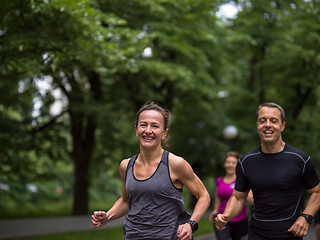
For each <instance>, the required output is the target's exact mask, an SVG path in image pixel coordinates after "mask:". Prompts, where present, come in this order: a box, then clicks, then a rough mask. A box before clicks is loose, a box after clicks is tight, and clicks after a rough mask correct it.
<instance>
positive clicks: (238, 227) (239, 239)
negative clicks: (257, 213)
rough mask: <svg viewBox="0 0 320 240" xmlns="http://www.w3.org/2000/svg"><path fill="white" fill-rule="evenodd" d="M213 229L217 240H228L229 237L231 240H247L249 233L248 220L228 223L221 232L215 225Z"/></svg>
mask: <svg viewBox="0 0 320 240" xmlns="http://www.w3.org/2000/svg"><path fill="white" fill-rule="evenodd" d="M214 229H215V233H216V237H217V240H228V239H229V238H230V237H231V239H232V240H245V239H247V236H248V231H249V224H248V218H244V219H242V220H240V221H236V222H229V223H227V225H226V228H225V229H223V230H222V231H220V230H218V229H217V228H216V226H215V225H214Z"/></svg>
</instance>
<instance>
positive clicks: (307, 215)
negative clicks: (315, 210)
mask: <svg viewBox="0 0 320 240" xmlns="http://www.w3.org/2000/svg"><path fill="white" fill-rule="evenodd" d="M300 216H301V217H304V218H305V219H306V220H307V222H308V223H309V224H311V223H312V220H313V216H312V215H309V214H305V213H302V214H301V215H300Z"/></svg>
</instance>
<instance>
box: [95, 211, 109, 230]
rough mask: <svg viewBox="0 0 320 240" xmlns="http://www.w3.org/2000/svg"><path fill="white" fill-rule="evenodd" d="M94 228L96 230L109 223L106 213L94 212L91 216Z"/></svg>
mask: <svg viewBox="0 0 320 240" xmlns="http://www.w3.org/2000/svg"><path fill="white" fill-rule="evenodd" d="M91 222H92V226H93V227H94V228H98V227H101V226H103V225H105V224H106V223H107V222H108V216H107V213H106V212H105V211H94V212H93V214H92V216H91Z"/></svg>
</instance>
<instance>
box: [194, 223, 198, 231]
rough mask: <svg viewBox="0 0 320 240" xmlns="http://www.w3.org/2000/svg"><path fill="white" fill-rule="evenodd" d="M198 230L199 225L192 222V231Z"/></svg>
mask: <svg viewBox="0 0 320 240" xmlns="http://www.w3.org/2000/svg"><path fill="white" fill-rule="evenodd" d="M198 228H199V224H198V223H197V222H194V224H193V229H194V231H197V230H198Z"/></svg>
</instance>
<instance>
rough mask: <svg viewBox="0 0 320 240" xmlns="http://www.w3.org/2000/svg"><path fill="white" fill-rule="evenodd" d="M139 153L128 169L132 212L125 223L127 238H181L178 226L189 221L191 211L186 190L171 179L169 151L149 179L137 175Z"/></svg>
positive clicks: (127, 182)
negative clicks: (187, 204) (135, 169)
mask: <svg viewBox="0 0 320 240" xmlns="http://www.w3.org/2000/svg"><path fill="white" fill-rule="evenodd" d="M138 155H139V154H136V155H135V156H134V157H132V158H131V159H130V161H129V163H128V167H127V172H126V190H127V194H128V199H129V212H128V214H127V216H126V219H125V221H124V224H123V231H124V239H125V240H132V239H135V240H143V239H148V240H151V239H158V240H160V239H161V240H166V239H167V240H173V239H177V237H176V234H177V228H178V226H179V225H180V224H183V223H185V222H186V220H187V219H189V218H190V214H189V213H187V212H186V211H185V209H184V202H183V197H182V189H178V188H176V187H175V186H174V185H173V183H172V181H171V178H170V173H169V166H168V155H169V152H168V151H164V152H163V154H162V158H161V161H160V163H159V165H158V168H157V169H156V171H155V172H154V173H153V175H152V176H151V177H149V178H148V179H145V180H138V179H136V178H135V177H134V174H133V168H134V163H135V161H136V159H137V157H138Z"/></svg>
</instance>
